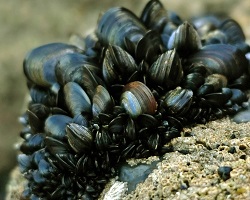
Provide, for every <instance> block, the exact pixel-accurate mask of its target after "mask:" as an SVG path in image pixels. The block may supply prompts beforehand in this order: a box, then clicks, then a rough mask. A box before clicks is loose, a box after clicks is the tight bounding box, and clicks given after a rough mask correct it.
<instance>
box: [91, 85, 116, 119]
mask: <svg viewBox="0 0 250 200" xmlns="http://www.w3.org/2000/svg"><path fill="white" fill-rule="evenodd" d="M113 107H114V101H113V98H112V97H111V96H110V94H109V92H108V90H106V89H105V88H104V87H103V86H101V85H98V86H97V87H96V90H95V95H94V97H93V104H92V114H93V116H94V117H97V116H98V115H99V114H100V113H111V112H112V110H113Z"/></svg>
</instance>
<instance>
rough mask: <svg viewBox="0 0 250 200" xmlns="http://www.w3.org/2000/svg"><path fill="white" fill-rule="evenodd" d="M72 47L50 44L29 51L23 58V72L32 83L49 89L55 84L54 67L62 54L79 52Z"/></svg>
mask: <svg viewBox="0 0 250 200" xmlns="http://www.w3.org/2000/svg"><path fill="white" fill-rule="evenodd" d="M81 51H82V50H80V49H78V48H77V47H75V46H73V45H68V44H63V43H51V44H46V45H43V46H40V47H37V48H35V49H33V50H31V51H30V52H29V53H28V54H27V55H26V57H25V59H24V63H23V70H24V74H25V75H26V77H27V78H28V79H29V80H31V81H32V82H33V83H35V84H37V85H39V86H44V87H50V86H51V85H53V84H54V83H56V76H55V66H56V64H57V62H58V59H59V58H60V56H61V55H62V54H67V53H73V52H81Z"/></svg>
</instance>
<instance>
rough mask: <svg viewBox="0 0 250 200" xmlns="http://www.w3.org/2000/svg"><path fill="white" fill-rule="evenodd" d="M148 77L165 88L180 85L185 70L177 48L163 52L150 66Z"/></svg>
mask: <svg viewBox="0 0 250 200" xmlns="http://www.w3.org/2000/svg"><path fill="white" fill-rule="evenodd" d="M148 77H149V79H150V81H152V82H153V83H154V84H155V83H156V84H158V85H160V86H163V87H165V88H166V87H167V88H172V87H174V86H177V85H179V83H180V81H181V80H182V77H183V70H182V65H181V61H180V58H179V56H178V54H177V53H176V50H175V49H174V50H169V51H167V52H165V53H163V54H161V55H160V56H159V57H158V59H157V60H156V61H155V62H154V63H153V64H152V66H151V67H150V68H149V71H148Z"/></svg>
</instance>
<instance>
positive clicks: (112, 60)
mask: <svg viewBox="0 0 250 200" xmlns="http://www.w3.org/2000/svg"><path fill="white" fill-rule="evenodd" d="M137 70H138V66H137V65H136V63H135V60H134V58H133V57H132V56H131V55H130V54H129V53H127V52H126V51H124V50H123V49H122V48H121V47H119V46H112V45H109V46H108V48H107V50H106V52H105V57H104V60H103V64H102V74H103V78H104V80H105V82H106V83H108V84H110V85H112V84H114V83H119V82H126V81H127V79H128V78H129V77H130V76H131V75H132V74H133V73H134V72H135V71H137Z"/></svg>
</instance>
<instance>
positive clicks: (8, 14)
mask: <svg viewBox="0 0 250 200" xmlns="http://www.w3.org/2000/svg"><path fill="white" fill-rule="evenodd" d="M146 2H147V1H146V0H136V1H135V0H126V1H125V0H107V1H104V0H101V1H100V0H99V1H98V0H82V1H80V0H74V1H67V0H54V1H51V0H43V1H38V0H8V1H4V0H0V199H1V197H2V196H3V191H4V188H5V183H6V180H7V177H8V173H9V172H10V171H11V169H12V168H13V167H14V166H15V165H16V154H17V150H16V149H15V146H16V145H15V144H16V143H17V141H18V137H19V132H20V130H21V126H20V125H19V123H18V117H19V116H20V115H21V113H22V112H23V111H24V110H25V104H24V102H25V101H24V99H25V96H26V94H27V89H26V83H25V77H24V75H23V71H22V62H23V58H24V56H25V54H26V53H27V52H28V51H29V50H31V49H32V48H35V47H37V46H40V45H43V44H46V43H51V42H69V38H70V36H72V34H80V35H85V34H86V33H87V32H89V31H90V30H93V29H94V28H95V26H96V22H97V19H98V16H99V13H100V12H104V11H105V10H107V9H108V8H109V7H113V6H124V7H127V8H129V9H131V10H132V11H134V12H135V13H136V14H137V15H139V14H140V13H141V11H142V9H143V7H144V5H145V4H146ZM162 3H164V5H165V7H166V8H167V9H168V10H173V11H176V12H177V13H178V14H179V15H180V17H181V18H183V19H188V17H189V16H195V15H199V14H203V13H207V12H209V13H224V14H228V15H230V16H232V17H233V18H234V19H236V20H237V21H238V22H239V23H240V24H241V25H242V27H243V30H244V32H245V34H246V35H247V36H248V38H249V36H250V1H249V0H242V1H241V0H239V1H235V0H226V1H218V0H209V1H199V0H193V1H189V0H175V1H171V0H162Z"/></svg>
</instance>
